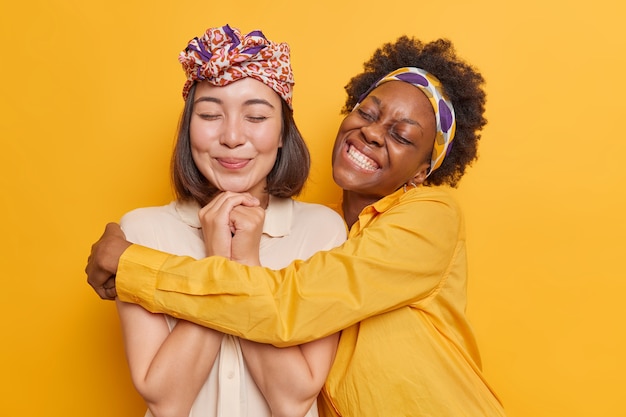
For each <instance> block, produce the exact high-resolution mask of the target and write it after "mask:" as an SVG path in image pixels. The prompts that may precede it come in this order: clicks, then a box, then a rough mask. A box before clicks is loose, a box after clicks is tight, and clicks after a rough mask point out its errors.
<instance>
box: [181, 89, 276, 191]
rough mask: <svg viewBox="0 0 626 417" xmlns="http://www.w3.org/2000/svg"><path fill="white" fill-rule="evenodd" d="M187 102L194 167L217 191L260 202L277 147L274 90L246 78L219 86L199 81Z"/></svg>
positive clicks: (274, 159)
mask: <svg viewBox="0 0 626 417" xmlns="http://www.w3.org/2000/svg"><path fill="white" fill-rule="evenodd" d="M193 106H194V107H193V113H192V116H191V122H190V128H189V134H190V138H191V154H192V156H193V160H194V162H195V164H196V166H197V167H198V170H199V171H200V172H201V173H202V175H203V176H204V177H205V178H206V179H207V180H208V181H209V182H211V183H212V184H214V185H215V186H216V187H217V188H219V189H220V190H222V191H235V192H250V193H251V194H253V195H254V196H256V197H257V198H259V199H260V200H261V201H265V198H266V193H265V187H266V184H267V180H266V178H267V175H268V174H269V172H270V171H271V170H272V167H273V166H274V162H275V161H276V157H277V153H278V148H280V147H281V146H282V107H281V99H280V97H279V96H278V94H276V92H274V90H272V89H271V88H270V87H268V86H266V85H265V84H263V83H262V82H260V81H257V80H255V79H252V78H244V79H242V80H239V81H236V82H234V83H231V84H228V85H226V86H224V87H216V86H213V85H211V84H209V83H208V82H200V83H198V84H197V86H196V91H195V96H194V105H193Z"/></svg>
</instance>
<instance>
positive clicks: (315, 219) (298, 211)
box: [291, 200, 348, 249]
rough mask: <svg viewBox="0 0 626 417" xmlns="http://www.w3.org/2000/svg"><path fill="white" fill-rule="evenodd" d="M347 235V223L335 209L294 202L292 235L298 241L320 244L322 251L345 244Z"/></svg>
mask: <svg viewBox="0 0 626 417" xmlns="http://www.w3.org/2000/svg"><path fill="white" fill-rule="evenodd" d="M347 233H348V229H347V227H346V223H345V222H344V220H343V218H342V217H341V216H340V215H339V213H337V212H336V211H334V210H333V209H331V208H329V207H326V206H324V205H321V204H314V203H305V202H302V201H296V200H293V218H292V227H291V234H292V235H293V236H294V237H297V239H301V240H302V241H306V242H318V246H320V247H321V248H322V249H330V248H331V247H334V246H337V245H339V244H341V243H343V242H344V241H345V240H346V237H347Z"/></svg>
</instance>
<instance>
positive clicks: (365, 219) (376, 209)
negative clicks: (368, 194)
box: [350, 188, 405, 236]
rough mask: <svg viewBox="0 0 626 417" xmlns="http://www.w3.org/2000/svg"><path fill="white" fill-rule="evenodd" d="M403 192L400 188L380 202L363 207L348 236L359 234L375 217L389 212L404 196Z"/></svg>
mask: <svg viewBox="0 0 626 417" xmlns="http://www.w3.org/2000/svg"><path fill="white" fill-rule="evenodd" d="M404 194H405V193H404V190H403V189H402V188H400V189H399V190H398V191H395V192H394V193H391V194H389V195H386V196H385V197H383V198H381V199H380V200H378V201H376V202H374V203H372V204H370V205H369V206H367V207H365V208H364V209H363V210H362V211H361V213H360V214H359V219H358V221H357V222H356V223H354V225H353V226H352V227H351V228H350V236H352V235H354V234H356V233H358V232H360V231H361V230H363V228H364V227H366V226H367V224H368V223H369V222H370V221H371V220H372V219H373V218H374V217H376V215H378V214H380V213H384V212H385V211H387V210H389V209H390V208H391V207H393V206H395V205H396V204H397V202H398V201H399V200H400V199H401V198H402V196H403V195H404Z"/></svg>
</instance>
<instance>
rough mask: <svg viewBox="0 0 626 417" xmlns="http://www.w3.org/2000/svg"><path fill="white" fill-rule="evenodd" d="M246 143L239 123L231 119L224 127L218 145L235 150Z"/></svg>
mask: <svg viewBox="0 0 626 417" xmlns="http://www.w3.org/2000/svg"><path fill="white" fill-rule="evenodd" d="M245 142H246V139H245V137H244V133H243V129H242V128H241V122H240V121H239V120H237V119H231V120H229V121H228V123H226V125H225V126H224V130H223V131H222V134H221V135H220V144H222V145H224V146H227V147H229V148H236V147H237V146H241V145H243V144H244V143H245Z"/></svg>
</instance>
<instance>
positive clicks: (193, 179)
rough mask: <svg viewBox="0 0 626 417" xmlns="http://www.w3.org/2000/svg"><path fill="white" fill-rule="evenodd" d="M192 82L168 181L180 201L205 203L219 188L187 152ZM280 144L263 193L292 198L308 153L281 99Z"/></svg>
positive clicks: (305, 172) (301, 180) (300, 185)
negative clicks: (170, 182) (170, 178)
mask: <svg viewBox="0 0 626 417" xmlns="http://www.w3.org/2000/svg"><path fill="white" fill-rule="evenodd" d="M195 92H196V84H194V85H193V86H192V87H191V90H190V91H189V96H188V97H187V100H185V108H184V109H183V113H182V116H181V118H180V122H179V126H178V136H177V139H176V145H175V146H174V153H173V155H172V161H171V176H172V184H173V187H174V192H175V193H176V197H177V198H178V199H180V200H195V201H197V202H198V203H199V204H200V205H201V206H204V205H206V204H207V203H208V202H209V201H211V199H213V197H214V196H215V194H217V193H218V192H219V191H220V190H219V189H218V188H217V187H216V186H215V185H214V184H211V183H210V182H209V181H208V180H207V179H206V178H205V177H204V176H203V175H202V173H201V172H200V171H199V170H198V167H197V166H196V164H195V162H194V160H193V156H192V154H191V143H190V136H189V125H190V123H191V116H192V114H193V102H194V96H195ZM281 103H282V115H283V125H282V132H281V134H282V138H283V146H282V147H280V148H278V155H277V157H276V162H275V163H274V167H273V168H272V170H271V171H270V173H269V174H268V176H267V192H268V193H269V194H270V195H273V196H275V197H283V198H286V197H293V196H296V195H298V194H300V192H301V191H302V188H303V187H304V184H305V182H306V180H307V178H308V176H309V170H310V166H311V156H310V154H309V150H308V148H307V146H306V143H305V142H304V139H303V138H302V135H301V134H300V131H299V130H298V127H297V126H296V122H295V120H294V118H293V110H291V109H290V108H289V106H288V105H287V103H286V102H285V101H284V100H283V99H282V98H281Z"/></svg>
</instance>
